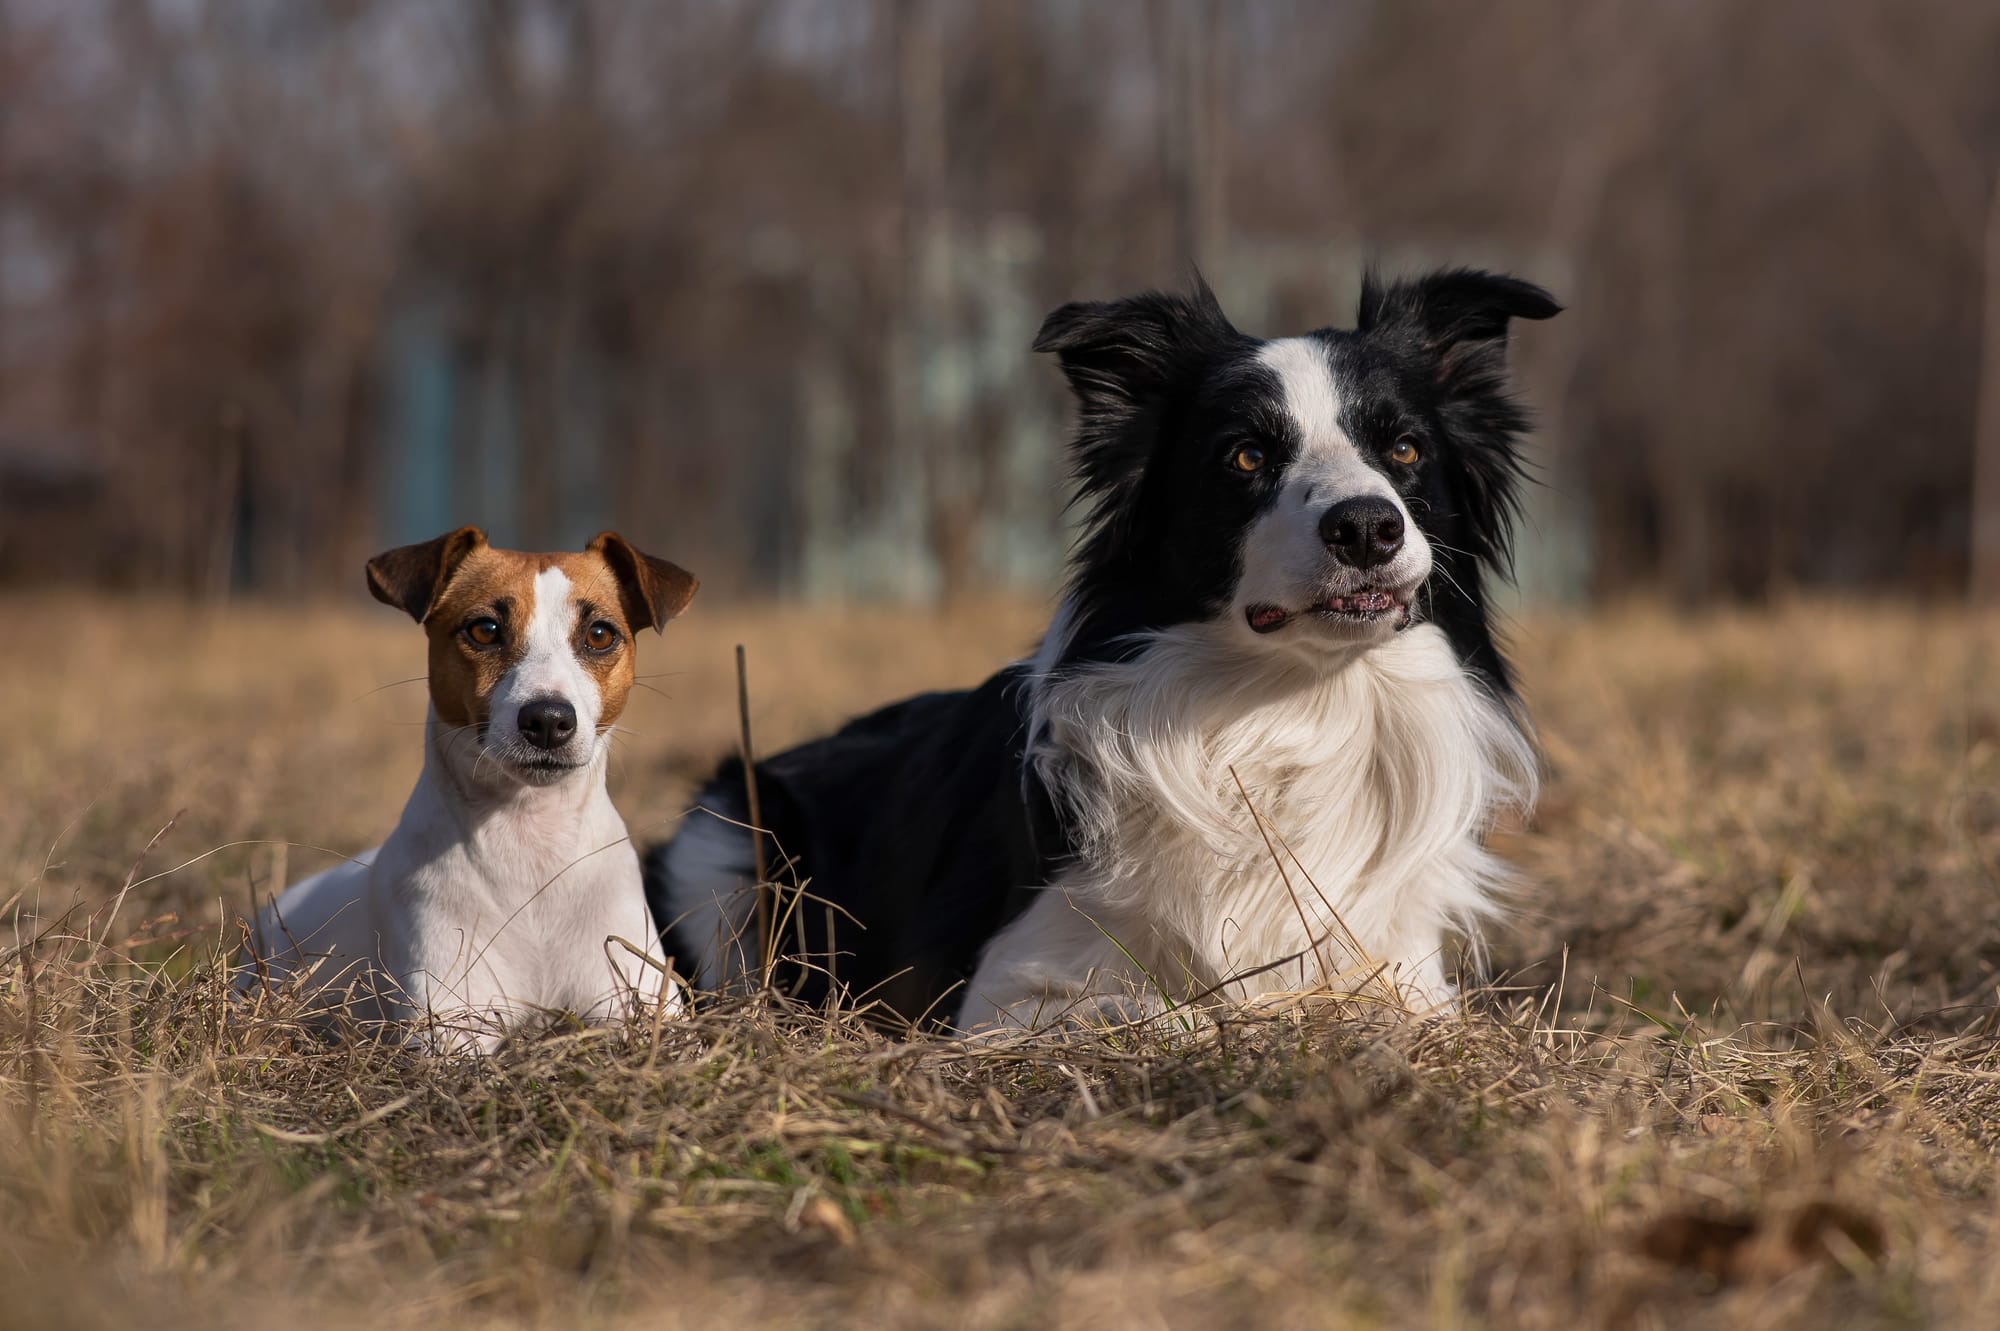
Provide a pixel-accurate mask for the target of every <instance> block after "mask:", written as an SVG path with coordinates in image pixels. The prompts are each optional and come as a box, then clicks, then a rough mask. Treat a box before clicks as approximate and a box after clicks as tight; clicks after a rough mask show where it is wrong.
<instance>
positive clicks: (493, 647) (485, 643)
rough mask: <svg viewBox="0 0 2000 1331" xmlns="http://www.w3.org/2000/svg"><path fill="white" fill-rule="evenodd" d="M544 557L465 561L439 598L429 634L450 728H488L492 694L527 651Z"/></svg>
mask: <svg viewBox="0 0 2000 1331" xmlns="http://www.w3.org/2000/svg"><path fill="white" fill-rule="evenodd" d="M545 558H546V556H541V555H531V554H523V553H522V552H520V551H518V550H495V549H493V548H492V547H491V546H488V547H485V548H482V549H479V550H476V551H474V552H473V553H471V554H470V555H468V556H466V558H465V559H464V560H463V561H462V562H461V563H460V564H459V565H458V568H457V569H456V570H455V571H454V572H453V573H452V575H451V577H450V579H449V581H447V582H446V583H445V585H444V587H443V589H442V590H441V591H440V592H439V593H438V594H437V597H436V599H435V601H434V602H433V603H432V605H431V610H430V614H429V616H428V617H427V618H426V619H425V620H424V632H425V633H426V634H427V635H428V636H429V638H430V684H431V705H432V706H433V707H435V708H436V709H437V714H438V720H440V721H442V722H443V723H444V724H445V725H447V726H483V725H485V724H486V720H487V703H488V700H489V699H490V698H491V697H492V695H493V691H494V689H496V688H498V687H499V685H500V681H501V679H503V678H504V677H505V676H506V674H507V671H508V670H509V669H510V668H511V667H512V666H513V665H514V664H515V663H516V662H518V661H519V660H520V659H521V656H522V654H523V653H524V652H526V651H527V646H528V643H527V628H528V625H529V624H530V623H531V622H532V621H533V619H534V614H535V574H537V573H538V572H540V571H541V569H542V567H543V562H542V561H543V560H544V559H545ZM488 639H490V641H489V640H488Z"/></svg>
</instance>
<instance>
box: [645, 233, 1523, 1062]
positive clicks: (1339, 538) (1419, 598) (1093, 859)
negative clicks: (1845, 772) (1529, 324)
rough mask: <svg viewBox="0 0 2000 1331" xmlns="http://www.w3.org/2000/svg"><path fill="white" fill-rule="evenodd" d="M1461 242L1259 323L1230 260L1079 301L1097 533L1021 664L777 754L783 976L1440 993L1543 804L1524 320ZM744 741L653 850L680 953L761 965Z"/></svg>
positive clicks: (972, 998) (1086, 990) (843, 984)
mask: <svg viewBox="0 0 2000 1331" xmlns="http://www.w3.org/2000/svg"><path fill="white" fill-rule="evenodd" d="M1560 308H1561V307H1560V306H1559V305H1557V303H1556V302H1555V300H1554V299H1553V298H1551V297H1550V296H1549V294H1548V293H1547V292H1545V291H1543V290H1542V289H1541V288H1539V287H1536V286H1533V285H1530V284H1529V283H1527V282H1523V281H1519V280H1517V279H1514V278H1510V277H1503V276H1497V275H1493V274H1489V273H1483V272H1476V271H1471V270H1465V269H1457V270H1449V271H1441V272H1435V273H1432V274H1429V275H1427V276H1424V277H1422V278H1419V279H1416V280H1411V281H1401V282H1396V283H1393V284H1387V285H1385V284H1383V283H1382V282H1380V281H1378V280H1376V279H1375V278H1374V277H1373V276H1372V275H1371V276H1370V278H1369V279H1368V280H1367V281H1366V282H1365V283H1364V285H1363V290H1362V295H1361V303H1360V310H1359V313H1358V316H1357V319H1356V326H1355V327H1354V328H1353V329H1351V330H1348V329H1330V328H1329V329H1321V330H1319V331H1316V332H1312V333H1307V334H1305V335H1304V336H1301V337H1288V338H1282V339H1279V340H1276V341H1262V340H1259V339H1257V338H1254V337H1250V336H1248V335H1246V334H1244V333H1241V332H1238V331H1237V330H1236V328H1235V327H1233V326H1232V325H1231V324H1230V322H1229V320H1228V319H1227V318H1226V317H1224V315H1223V312H1222V309H1221V307H1220V306H1219V305H1218V304H1217V302H1216V300H1215V297H1214V296H1213V294H1211V293H1210V292H1209V290H1208V289H1207V288H1206V287H1205V286H1201V285H1199V284H1198V285H1197V288H1196V290H1195V291H1194V292H1193V293H1192V294H1191V295H1186V296H1180V295H1165V294H1159V293H1153V294H1147V295H1141V296H1134V297H1131V298H1129V299H1125V300H1117V301H1111V302H1105V303H1077V304H1070V305H1065V306H1063V307H1062V308H1061V309H1059V310H1057V311H1056V312H1055V313H1053V314H1051V315H1050V316H1049V317H1048V320H1047V321H1046V322H1045V323H1044V324H1043V326H1042V330H1041V333H1040V335H1039V336H1038V337H1037V338H1036V340H1035V349H1036V350H1038V351H1048V352H1054V353H1055V354H1056V356H1057V358H1058V359H1059V361H1060V363H1061V366H1062V369H1063V373H1064V374H1065V375H1066V376H1067V378H1068V380H1069V384H1070V387H1071V389H1072V390H1073V392H1074V393H1075V396H1076V399H1077V404H1078V423H1077V426H1076V430H1075V434H1074V437H1073V439H1072V442H1071V444H1070V462H1071V468H1072V472H1073V476H1074V482H1075V491H1076V502H1077V503H1079V504H1080V505H1082V506H1083V508H1084V524H1083V532H1082V536H1081V539H1080V541H1079V543H1078V545H1077V547H1076V549H1075V551H1074V552H1073V555H1072V558H1071V560H1070V570H1069V577H1068V582H1067V586H1066V589H1065V594H1064V597H1063V599H1062V602H1061V605H1060V608H1059V609H1058V611H1057V613H1056V615H1055V618H1054V621H1053V622H1052V623H1051V625H1050V626H1049V629H1048V632H1047V634H1046V636H1045V637H1044V638H1043V640H1042V643H1041V646H1040V649H1039V650H1038V651H1037V652H1036V654H1035V655H1034V657H1033V658H1031V659H1029V660H1027V661H1022V662H1018V663H1016V664H1014V665H1013V666H1010V667H1008V668H1006V669H1004V670H1002V671H1001V672H1000V673H999V674H997V675H995V676H994V677H993V678H992V679H990V680H988V681H987V682H986V683H985V684H984V685H982V686H980V687H979V688H976V689H971V690H968V691H964V692H955V693H933V694H927V695H923V696H920V697H916V698H912V699H909V700H907V701H904V702H901V703H897V704H894V705H892V706H890V707H887V708H884V709H883V710H881V711H878V712H876V713H874V714H872V715H870V716H866V717H864V718H862V719H860V720H858V721H854V722H852V723H850V724H849V725H848V726H847V727H846V728H844V729H842V730H840V731H839V732H838V733H836V734H833V735H831V736H829V737H826V738H824V739H820V740H816V741H813V742H810V743H807V744H805V745H802V746H801V747H798V748H795V749H792V750H790V751H788V752H785V753H782V754H779V755H777V756H776V757H773V758H769V759H766V760H764V761H763V762H762V763H760V764H759V765H758V767H757V769H756V779H757V784H758V795H759V804H760V809H759V813H760V817H761V822H762V829H763V834H765V835H767V836H768V838H769V840H768V841H767V843H766V854H767V857H768V860H769V863H770V864H771V865H772V866H778V867H777V868H774V870H773V871H772V872H770V874H769V876H770V877H771V878H773V879H776V880H780V881H783V882H785V883H786V884H787V887H786V888H785V889H783V890H782V891H781V892H780V893H779V900H778V903H777V906H776V914H777V915H778V917H779V918H780V920H781V924H780V926H779V927H777V928H775V929H773V931H772V932H774V933H778V934H779V935H781V936H780V937H779V938H778V939H777V941H778V944H779V946H780V947H781V949H782V950H783V953H782V955H783V957H784V960H783V961H782V964H781V965H780V966H779V968H778V970H777V971H776V972H774V974H776V976H777V977H778V980H779V983H780V984H781V985H783V986H789V987H790V988H791V989H792V991H793V992H795V993H798V994H799V995H800V996H801V997H803V998H805V999H806V1000H808V1001H815V1000H823V999H825V998H826V997H827V996H828V995H829V994H831V993H834V992H841V993H844V994H845V995H846V996H847V997H848V998H850V999H859V1000H866V1001H874V1002H879V1003H882V1004H885V1005H886V1006H887V1007H888V1008H889V1009H891V1010H892V1011H893V1012H895V1013H896V1014H899V1015H900V1016H901V1017H902V1018H904V1019H906V1020H909V1021H924V1020H932V1021H944V1022H946V1023H947V1024H950V1025H954V1026H956V1027H958V1028H960V1029H964V1030H976V1029H981V1028H991V1027H1035V1026H1039V1025H1044V1024H1047V1023H1049V1022H1051V1021H1054V1020H1059V1019H1060V1020H1070V1021H1074V1020H1079V1019H1088V1020H1096V1019H1102V1018H1119V1017H1132V1016H1143V1015H1147V1014H1154V1013H1159V1012H1162V1011H1166V1010H1169V1009H1172V1008H1176V1007H1179V1006H1182V1005H1186V1004H1190V1003H1201V1002H1203V1001H1218V1000H1226V1001H1243V1000H1246V999H1249V998H1252V997H1254V996H1255V995H1257V994H1259V993H1262V992H1265V991H1272V990H1297V989H1309V988H1315V987H1321V986H1332V987H1339V988H1343V989H1346V990H1348V991H1359V990H1361V989H1364V988H1375V989H1378V990H1386V991H1388V992H1389V993H1391V994H1393V995H1394V996H1395V997H1397V998H1398V999H1400V1000H1401V1001H1402V1002H1404V1003H1406V1004H1408V1005H1409V1006H1411V1007H1413V1008H1416V1009H1418V1010H1424V1009H1431V1008H1435V1007H1437V1006H1439V1005H1442V1004H1444V1003H1447V1002H1449V1001H1450V1000H1451V999H1452V998H1453V996H1454V992H1455V991H1454V988H1453V986H1452V984H1451V982H1450V980H1449V979H1448V977H1447V968H1446V964H1445V956H1444V943H1445V938H1446V935H1447V934H1448V933H1452V932H1457V933H1460V934H1463V935H1465V936H1467V937H1468V938H1470V939H1472V940H1475V942H1476V939H1477V936H1478V934H1477V930H1478V927H1479V925H1480V923H1481V922H1482V920H1484V919H1486V918H1487V917H1488V916H1490V915H1491V914H1492V913H1493V912H1494V910H1495V908H1496V905H1497V904H1498V902H1499V899H1500V896H1501V893H1502V889H1503V888H1504V886H1505V882H1506V874H1505V871H1504V870H1503V868H1502V866H1501V865H1500V864H1499V863H1498V862H1497V861H1496V860H1495V859H1494V858H1493V857H1492V856H1491V855H1489V853H1488V852H1487V851H1486V850H1485V848H1484V847H1483V845H1482V834H1483V833H1484V831H1485V830H1486V828H1487V827H1488V826H1489V824H1490V823H1491V822H1492V821H1493V819H1494V818H1495V817H1496V815H1498V814H1500V813H1501V812H1502V811H1504V810H1509V809H1521V810H1525V808H1526V807H1527V805H1528V804H1529V802H1530V801H1531V799H1532V797H1533V787H1534V776H1535V754H1534V749H1533V745H1532V743H1531V740H1530V738H1529V735H1528V731H1527V727H1526V722H1525V719H1524V717H1523V716H1522V714H1521V711H1520V708H1519V704H1518V700H1517V699H1516V697H1515V694H1514V691H1513V687H1512V684H1511V681H1510V679H1509V676H1508V670H1507V665H1506V662H1505V661H1504V659H1503V658H1502V656H1501V654H1500V651H1499V649H1498V647H1497V646H1496V644H1495V641H1494V635H1493V631H1492V628H1491V626H1490V622H1489V621H1490V615H1489V612H1488V608H1487V603H1486V596H1485V590H1484V588H1485V580H1486V578H1487V577H1488V576H1489V575H1491V574H1501V573H1504V572H1505V570H1506V565H1507V561H1508V556H1509V542H1510V534H1511V527H1512V520H1513V517H1514V509H1515V502H1516V500H1515V493H1516V489H1517V486H1518V484H1519V483H1520V481H1521V475H1522V473H1521V464H1520V460H1519V457H1518V455H1517V453H1516V441H1517V439H1518V437H1519V436H1520V434H1521V433H1522V432H1523V430H1524V429H1525V427H1526V417H1525V414H1524V412H1523V410H1522V409H1521V408H1520V407H1519V406H1517V405H1516V404H1515V402H1514V400H1513V399H1512V397H1511V396H1510V395H1509V392H1508V388H1507V383H1506V344H1507V327H1508V321H1509V320H1510V319H1516V318H1521V319H1546V318H1549V317H1550V316H1552V315H1554V314H1556V313H1557V312H1558V310H1559V309H1560ZM748 824H749V813H748V803H747V800H746V792H745V790H744V781H743V774H742V769H741V766H740V765H738V764H736V763H733V762H732V763H729V764H725V765H724V767H723V769H722V770H721V771H720V772H719V773H718V774H717V776H716V778H715V779H714V781H712V782H711V783H710V784H709V785H708V786H707V788H706V789H705V790H704V791H703V792H702V794H701V796H700V800H699V808H698V809H697V810H696V811H695V812H694V813H692V814H690V815H689V818H688V820H687V821H686V822H685V823H684V825H683V827H682V829H681V831H680V832H679V834H678V835H677V836H676V837H675V838H674V839H673V840H672V841H671V842H670V843H668V844H667V845H665V846H664V847H660V848H657V849H656V850H654V852H653V853H652V854H651V855H650V856H649V857H648V861H647V866H646V884H647V891H648V895H649V898H650V901H651V903H652V908H653V911H654V914H655V917H656V918H658V919H660V920H661V921H663V922H667V925H668V929H669V933H668V944H669V950H670V951H672V952H674V953H675V954H676V955H678V957H679V958H681V960H682V961H683V963H684V964H690V963H691V965H689V968H690V969H692V970H693V971H694V973H695V974H696V975H697V977H698V981H699V983H700V985H701V986H702V987H703V988H706V989H711V990H713V989H726V988H729V987H731V986H732V985H740V984H742V983H744V982H746V977H752V976H754V975H755V974H756V970H757V964H756V957H757V953H758V951H759V949H760V948H761V947H763V946H764V945H765V944H764V943H763V942H761V941H760V940H759V939H758V937H757V936H756V935H757V933H758V930H759V925H758V924H757V923H756V922H755V921H756V920H757V918H758V908H757V904H756V892H757V889H756V886H755V883H754V879H755V877H756V871H755V869H754V868H753V867H752V866H753V864H754V863H755V861H756V858H757V857H756V854H755V850H756V848H755V847H754V846H753V843H752V840H751V838H752V836H753V833H752V832H751V831H750V830H749V826H748Z"/></svg>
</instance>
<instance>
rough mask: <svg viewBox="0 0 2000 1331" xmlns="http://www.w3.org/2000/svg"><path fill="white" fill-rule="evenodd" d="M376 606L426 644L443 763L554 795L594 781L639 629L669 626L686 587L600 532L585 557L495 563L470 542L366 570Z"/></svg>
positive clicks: (430, 545)
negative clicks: (463, 755)
mask: <svg viewBox="0 0 2000 1331" xmlns="http://www.w3.org/2000/svg"><path fill="white" fill-rule="evenodd" d="M368 575H369V586H370V588H371V590H373V591H374V592H375V595H376V596H377V598H378V599H381V600H383V601H386V602H388V603H389V604H391V605H396V606H398V607H400V608H402V609H404V610H406V611H408V612H409V613H410V614H411V616H412V617H414V618H416V619H417V620H419V621H420V622H421V623H422V624H423V625H424V628H425V631H426V632H427V633H428V635H429V637H430V689H431V705H432V709H433V710H434V711H435V712H436V714H437V719H438V722H439V723H440V724H441V725H442V726H443V727H445V732H444V734H443V735H442V736H441V737H440V740H441V745H440V747H441V748H443V749H444V750H445V751H446V752H453V751H457V750H459V746H461V745H465V746H476V753H477V756H478V758H479V759H480V760H481V761H480V762H479V763H478V764H477V767H478V769H479V770H480V772H481V773H482V774H483V773H484V772H485V771H487V770H489V769H490V770H493V771H496V772H498V773H500V774H503V775H505V776H507V777H510V778H512V779H513V780H515V781H518V782H520V783H522V784H526V785H552V784H554V783H556V782H559V781H561V780H563V779H564V778H565V777H567V776H569V775H571V774H572V773H575V772H580V771H584V770H587V769H589V768H591V767H593V766H594V765H595V764H596V762H597V760H598V758H599V757H600V756H601V755H602V754H603V751H604V747H605V745H606V744H608V743H609V737H610V733H611V730H612V727H613V726H614V725H615V724H616V723H617V720H618V718H619V716H620V714H622V713H623V711H624V709H625V701H626V698H627V696H628V695H629V694H630V692H631V688H632V681H633V677H634V665H635V662H636V650H635V646H634V643H633V635H634V632H635V631H636V630H637V629H641V628H648V627H650V628H654V629H659V628H662V627H664V626H665V624H666V621H667V620H668V619H671V618H672V617H673V616H675V615H677V614H679V613H680V612H681V611H682V610H683V609H685V608H686V606H687V604H688V602H689V601H690V600H691V599H692V598H693V596H694V589H695V582H694V579H693V578H692V577H690V576H689V575H688V574H687V573H686V572H684V571H683V570H681V569H679V568H677V567H675V566H674V565H672V564H669V563H667V562H666V561H665V560H661V559H654V558H653V557H651V556H649V555H644V554H641V553H639V552H638V551H637V550H634V549H633V548H632V547H631V546H630V545H629V544H628V543H626V542H625V541H624V540H623V539H622V538H620V537H619V536H617V535H616V534H615V533H611V532H606V533H604V534H603V535H601V536H599V537H598V538H597V539H596V540H594V541H592V542H591V544H590V547H589V548H588V549H587V550H585V551H583V552H582V553H581V554H569V553H562V554H527V553H523V552H520V551H514V550H496V549H494V548H492V547H491V546H489V545H487V544H486V538H485V536H484V534H483V533H481V532H480V531H479V530H478V529H477V528H471V527H468V528H462V529H461V530H459V531H456V532H453V533H451V534H450V535H447V536H441V537H439V538H438V539H437V540H436V541H431V542H427V543H426V544H424V545H420V546H405V547H403V548H401V549H398V550H391V551H389V552H388V553H386V554H383V555H379V556H377V557H376V558H375V559H373V560H371V561H369V565H368Z"/></svg>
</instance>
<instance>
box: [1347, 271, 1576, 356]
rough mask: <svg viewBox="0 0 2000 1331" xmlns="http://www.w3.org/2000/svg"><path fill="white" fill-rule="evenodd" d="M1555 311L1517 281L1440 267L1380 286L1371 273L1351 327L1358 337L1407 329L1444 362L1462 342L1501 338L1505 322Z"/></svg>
mask: <svg viewBox="0 0 2000 1331" xmlns="http://www.w3.org/2000/svg"><path fill="white" fill-rule="evenodd" d="M1561 313H1562V306H1560V305H1558V304H1557V303H1556V299H1555V297H1554V296H1551V295H1550V294H1549V293H1548V292H1546V291H1544V290H1542V289H1541V288H1540V287H1538V286H1536V285H1535V284H1534V283H1533V282H1523V281H1522V280H1521V279H1520V278H1518V277H1507V276H1504V275H1502V274H1499V273H1484V272H1480V271H1479V270H1478V269H1476V268H1446V269H1441V270H1439V271H1438V272H1435V273H1429V274H1426V275H1425V276H1423V277H1420V278H1417V279H1416V280H1414V281H1402V282H1393V283H1390V284H1389V285H1387V286H1384V285H1383V283H1382V280H1381V278H1380V277H1378V276H1377V275H1376V274H1374V273H1372V272H1371V273H1369V274H1368V275H1367V276H1366V277H1364V278H1363V279H1362V281H1361V308H1360V310H1359V311H1358V312H1357V313H1356V317H1355V327H1357V328H1358V329H1360V331H1362V332H1364V333H1372V332H1377V331H1381V330H1385V329H1390V328H1395V327H1402V328H1407V329H1409V330H1411V331H1413V332H1415V333H1417V334H1418V335H1420V336H1421V337H1422V338H1423V340H1424V343H1425V345H1426V346H1428V347H1429V348H1430V349H1431V350H1432V351H1434V352H1436V353H1438V355H1439V356H1440V358H1444V359H1449V357H1448V354H1447V353H1449V352H1450V351H1451V350H1452V349H1453V348H1455V347H1458V346H1460V345H1462V344H1464V343H1468V342H1471V343H1485V342H1494V341H1499V340H1502V339H1504V338H1505V337H1506V336H1507V321H1508V320H1510V319H1552V318H1554V317H1555V316H1556V315H1558V314H1561Z"/></svg>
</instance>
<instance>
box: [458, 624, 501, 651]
mask: <svg viewBox="0 0 2000 1331" xmlns="http://www.w3.org/2000/svg"><path fill="white" fill-rule="evenodd" d="M465 636H466V637H468V638H470V639H472V641H473V642H474V643H475V644H476V645H478V646H480V647H491V646H492V645H493V644H494V643H496V642H498V641H500V621H499V620H497V619H490V618H489V619H475V620H473V621H472V622H471V623H470V624H467V625H466V626H465Z"/></svg>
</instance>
